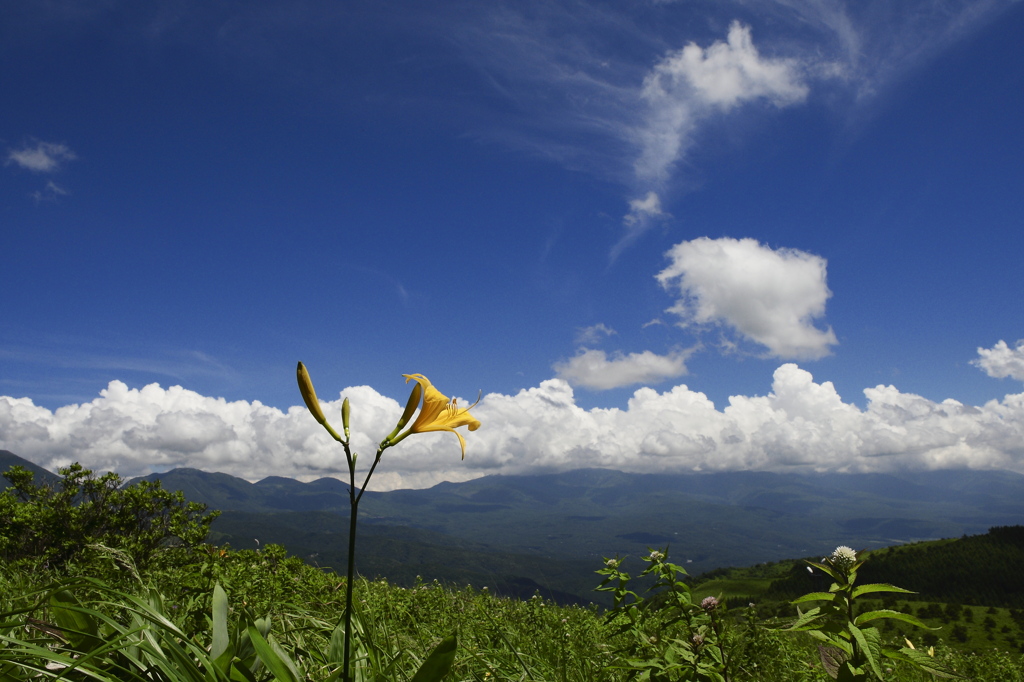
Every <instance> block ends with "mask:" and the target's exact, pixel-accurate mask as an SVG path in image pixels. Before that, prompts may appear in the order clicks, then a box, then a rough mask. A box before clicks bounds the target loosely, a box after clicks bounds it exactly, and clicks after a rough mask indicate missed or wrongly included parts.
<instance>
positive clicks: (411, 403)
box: [384, 383, 423, 444]
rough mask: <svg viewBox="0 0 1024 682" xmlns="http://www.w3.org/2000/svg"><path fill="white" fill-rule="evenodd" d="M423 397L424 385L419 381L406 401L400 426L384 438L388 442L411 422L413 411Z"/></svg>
mask: <svg viewBox="0 0 1024 682" xmlns="http://www.w3.org/2000/svg"><path fill="white" fill-rule="evenodd" d="M422 397H423V387H422V386H420V385H419V383H417V384H416V385H415V386H413V387H412V393H410V394H409V400H408V402H406V403H405V412H403V413H402V418H401V419H399V420H398V426H396V427H395V430H394V431H392V432H391V434H390V435H389V436H388V437H387V438H385V439H384V440H385V441H386V442H387V443H389V444H391V441H392V440H394V438H395V436H397V435H398V432H399V431H401V430H402V427H403V426H405V425H406V424H408V423H409V420H410V419H412V415H413V413H414V412H416V408H417V407H419V405H420V398H422Z"/></svg>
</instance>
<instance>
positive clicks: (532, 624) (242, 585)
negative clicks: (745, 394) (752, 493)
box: [0, 547, 1024, 682]
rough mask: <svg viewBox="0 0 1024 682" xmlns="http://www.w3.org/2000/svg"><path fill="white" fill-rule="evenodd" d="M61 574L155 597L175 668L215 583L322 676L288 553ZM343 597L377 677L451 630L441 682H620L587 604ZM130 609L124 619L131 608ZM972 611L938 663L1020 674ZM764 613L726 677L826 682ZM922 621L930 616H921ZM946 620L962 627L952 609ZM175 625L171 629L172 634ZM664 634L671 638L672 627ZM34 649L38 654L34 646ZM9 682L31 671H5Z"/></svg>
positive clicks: (324, 619)
mask: <svg viewBox="0 0 1024 682" xmlns="http://www.w3.org/2000/svg"><path fill="white" fill-rule="evenodd" d="M71 570H72V573H77V574H78V575H83V574H85V575H91V576H94V577H99V578H102V579H103V580H105V581H107V582H108V583H110V585H111V589H114V588H116V589H117V590H119V592H120V594H122V595H125V596H118V594H115V593H113V592H109V591H105V588H101V587H99V586H96V585H86V586H83V587H80V588H76V589H75V590H74V591H75V594H76V596H77V597H78V598H79V599H80V600H81V601H82V603H83V604H84V605H85V607H86V608H88V609H95V610H96V612H98V613H99V612H102V613H106V614H107V615H108V616H109V617H110V618H112V619H113V620H112V621H111V622H116V623H122V624H123V623H130V622H133V621H131V618H132V617H134V618H135V619H136V621H137V622H143V623H149V622H151V621H153V618H150V617H148V616H145V615H143V616H138V612H139V611H142V612H145V610H146V608H149V607H144V606H140V605H139V604H135V603H134V602H131V599H140V598H142V597H144V596H145V595H147V594H148V592H147V591H146V588H145V585H152V586H153V587H155V588H156V589H157V590H158V591H159V592H160V593H162V594H163V595H164V598H163V600H162V604H163V607H162V608H163V612H162V613H163V614H165V616H166V618H167V619H168V621H169V622H170V623H173V627H174V628H177V629H178V630H171V629H169V628H170V626H167V628H165V629H164V630H160V629H159V628H157V631H156V632H157V633H156V634H152V630H153V628H152V627H151V628H150V631H151V636H152V637H155V638H156V641H159V642H162V647H163V648H162V649H161V651H168V650H173V648H174V647H173V646H171V645H174V646H177V647H179V648H181V649H182V651H185V654H184V655H186V656H191V658H190V659H189V660H191V661H192V663H190V664H188V665H193V664H194V665H195V667H196V669H197V670H201V669H203V666H204V665H207V666H209V665H210V664H209V662H205V663H204V661H206V659H204V656H205V654H204V653H203V652H204V651H206V650H207V649H205V648H204V647H208V646H209V643H210V642H211V641H212V632H211V629H210V624H211V621H210V613H211V609H212V599H211V598H212V593H213V586H214V585H216V584H221V585H224V586H225V587H226V589H227V592H228V595H229V600H230V611H229V619H230V622H231V623H232V627H236V626H238V625H243V624H244V623H245V622H247V620H249V621H254V620H255V619H257V618H262V617H269V622H270V624H271V628H270V630H269V631H268V635H269V636H270V637H272V638H273V639H274V640H276V641H277V642H279V643H280V647H281V650H282V651H283V652H284V653H285V654H286V655H287V656H288V657H289V658H290V659H291V660H293V661H294V664H295V665H296V667H297V669H298V671H299V672H300V674H301V676H302V679H308V680H326V679H327V678H328V677H329V675H330V671H331V670H332V663H331V661H330V656H329V651H330V646H331V634H332V631H333V629H334V628H335V626H336V625H337V623H338V622H339V620H340V618H341V614H342V610H343V607H344V590H343V589H342V584H343V583H342V581H343V579H340V578H339V577H338V576H337V575H334V574H332V573H325V572H321V571H318V570H316V569H315V568H313V567H311V566H308V565H305V564H303V563H302V562H301V561H298V560H297V559H295V558H288V557H286V556H285V555H284V553H283V551H281V550H280V548H277V547H266V548H264V550H263V551H261V552H252V551H227V552H223V551H222V550H219V549H217V548H208V549H207V550H205V552H204V553H200V554H196V555H193V556H183V555H182V554H181V553H178V554H175V553H168V554H167V556H166V557H163V559H162V561H159V562H157V564H156V567H155V568H154V569H153V570H151V571H149V572H148V573H146V574H144V575H142V576H139V579H136V578H135V577H134V576H132V575H131V572H130V571H129V570H125V567H124V566H123V565H119V564H118V563H117V557H116V556H115V555H109V554H103V553H99V554H97V555H94V556H91V557H83V558H82V560H81V561H80V562H79V563H77V564H76V565H75V566H73V567H72V569H71ZM777 570H783V569H782V568H779V567H772V566H768V567H765V566H761V567H752V568H751V569H746V572H748V573H755V574H756V573H760V574H761V576H760V577H750V576H749V575H743V574H744V571H743V570H740V569H731V570H730V571H729V572H728V573H729V574H730V575H735V576H736V577H718V578H713V579H710V580H707V581H704V582H703V583H701V585H700V586H699V588H698V590H697V591H696V592H695V594H696V595H697V596H696V598H698V599H699V598H700V597H701V596H703V595H704V594H706V593H715V594H719V593H721V594H723V595H724V596H744V597H745V596H746V595H747V594H748V593H751V592H755V591H756V590H759V589H760V590H763V589H764V584H765V582H766V581H770V580H771V578H770V577H769V576H768V575H766V574H770V573H774V572H776V571H777ZM56 577H58V576H55V575H54V574H52V573H50V572H48V571H47V570H46V569H45V568H44V567H41V566H34V565H31V564H23V565H22V566H5V567H0V610H3V611H10V610H12V609H14V608H15V607H18V606H25V605H26V600H25V598H24V595H27V594H30V593H32V592H33V591H34V590H38V589H40V588H42V587H45V586H47V585H48V584H50V582H51V581H52V580H53V579H54V578H56ZM66 577H68V578H71V577H74V576H73V575H70V576H66ZM145 603H149V602H145ZM355 603H356V606H357V616H358V629H357V634H358V635H359V636H358V637H357V640H358V642H359V648H358V650H357V654H358V657H359V661H360V665H362V666H364V667H366V666H370V667H376V668H377V669H384V668H387V669H388V670H389V672H388V676H387V679H389V680H395V681H396V682H403V681H405V680H409V679H410V678H411V677H412V673H413V671H415V669H416V668H417V667H418V665H419V663H420V661H421V660H422V658H423V657H424V656H425V655H426V653H427V652H429V651H430V650H431V649H432V648H433V647H434V646H435V645H436V644H437V643H438V642H439V641H441V639H442V638H444V637H445V636H447V635H448V634H451V633H452V632H457V633H458V637H459V644H458V649H457V655H456V659H455V665H454V668H453V670H452V673H451V674H450V676H449V677H448V678H447V679H449V680H452V681H453V682H454V681H456V680H458V681H460V682H461V681H469V680H473V681H475V682H491V681H492V680H503V681H504V680H509V681H512V680H515V681H517V682H522V681H524V680H537V681H539V680H545V681H547V680H551V681H558V682H589V681H607V682H619V681H620V680H622V681H624V680H626V679H627V676H626V673H625V672H624V671H623V670H620V669H617V668H615V667H614V663H615V661H616V657H615V652H616V650H617V649H618V647H619V646H621V644H622V641H621V639H620V637H619V636H618V635H616V634H615V632H614V630H613V628H611V627H610V626H609V624H608V623H606V622H605V620H604V618H603V616H602V614H601V613H599V612H598V611H597V610H596V609H594V608H585V607H579V606H561V605H559V604H557V603H555V602H553V601H551V600H548V599H544V598H541V597H533V598H528V599H510V598H503V597H499V596H494V595H492V594H491V591H490V590H482V589H477V588H473V587H465V586H462V587H458V586H446V585H443V584H441V583H439V582H435V581H429V582H424V581H421V582H419V583H416V584H413V585H412V586H410V587H399V586H396V585H393V584H390V583H388V582H387V581H384V580H372V581H371V580H365V579H360V580H359V582H358V583H357V584H356V597H355ZM133 604H134V605H133ZM878 605H880V604H878V603H873V604H865V605H864V606H865V607H869V606H878ZM894 605H895V606H896V607H897V608H899V609H901V610H904V609H913V610H915V613H916V610H917V609H919V608H921V607H922V606H923V605H922V603H920V602H905V601H899V602H896V603H895V604H894ZM783 609H784V611H785V614H784V617H783V618H781V619H778V620H776V621H775V623H776V624H781V623H784V622H786V620H787V619H788V618H791V617H792V616H793V615H795V609H793V608H792V607H785V606H783ZM133 613H135V614H136V615H135V616H132V615H131V614H133ZM964 613H966V612H964ZM971 613H972V617H973V623H971V624H970V628H969V633H970V634H969V637H968V641H967V642H965V643H958V642H954V641H951V640H950V636H951V633H952V627H953V624H952V623H950V624H947V625H945V626H944V629H942V630H939V631H937V632H935V633H933V634H934V635H935V636H936V637H937V638H938V641H937V643H936V644H935V649H936V656H937V657H939V658H940V659H941V660H942V661H944V662H945V663H946V664H947V665H949V666H950V667H952V668H955V669H957V670H959V671H961V672H966V673H969V675H970V677H969V679H973V680H978V681H979V682H988V681H990V680H991V681H993V682H994V681H996V680H998V681H999V682H1014V681H1017V682H1020V681H1024V669H1022V666H1021V662H1020V656H1019V654H1014V653H1007V652H1006V646H1007V644H1008V638H1009V637H1017V636H1018V635H1019V632H1020V631H1019V629H1018V628H1017V626H1016V623H1015V621H1013V619H1012V618H1011V617H1010V612H1009V611H1008V610H1006V609H994V610H993V613H988V609H986V608H983V607H972V608H971ZM765 615H768V614H766V613H764V612H762V610H761V605H758V608H757V615H756V616H755V614H753V613H752V612H750V611H749V610H748V609H747V608H746V607H743V608H739V609H734V610H733V611H731V612H730V615H729V618H728V623H729V633H730V634H729V637H730V638H732V639H731V640H730V641H735V642H739V641H740V639H741V638H744V639H745V641H746V642H747V644H746V648H745V649H743V650H742V653H741V654H739V655H740V660H741V665H740V669H741V670H742V673H743V674H742V675H740V676H737V677H736V678H735V679H736V680H740V679H742V680H763V681H764V682H769V681H772V682H775V681H781V680H785V681H787V682H788V681H790V680H793V681H799V680H803V681H805V682H810V681H814V682H819V681H820V682H825V680H828V679H829V678H828V677H827V675H825V673H824V672H823V671H822V669H821V665H820V663H819V662H818V659H817V650H816V648H815V645H814V642H813V640H811V639H810V638H809V637H807V636H802V635H789V634H784V633H780V632H778V631H776V630H774V629H771V627H763V626H758V627H757V628H755V629H753V630H750V629H748V624H747V623H748V621H747V618H748V617H754V618H755V620H760V619H761V617H762V616H765ZM26 617H31V618H35V619H37V620H38V622H40V623H47V622H50V623H52V622H54V621H53V618H54V612H53V610H52V609H50V608H49V607H48V606H46V605H45V604H42V605H40V606H39V607H38V608H37V609H35V610H32V611H30V612H27V613H22V614H18V615H12V616H9V617H8V618H3V619H0V620H3V621H6V623H5V625H4V629H3V631H2V634H3V635H4V636H6V638H7V639H6V640H4V641H3V642H0V665H2V663H3V661H5V660H6V661H8V662H11V661H12V660H15V659H18V660H21V661H23V662H24V660H26V659H27V658H31V656H30V655H29V654H26V653H25V650H24V649H21V650H19V649H18V647H17V646H15V643H16V642H17V640H19V638H20V639H21V640H26V639H31V640H32V641H34V642H35V643H36V644H37V645H40V644H45V646H46V647H48V648H49V650H50V651H51V652H53V655H54V656H56V655H58V654H60V655H63V656H65V657H67V656H69V655H70V654H68V652H67V651H66V650H64V649H62V647H61V646H60V642H59V640H57V639H55V638H53V637H47V636H45V635H43V634H41V633H42V631H41V630H39V629H38V628H36V629H32V630H26V629H25V628H23V627H20V626H17V625H12V624H16V623H18V622H21V623H24V622H26V621H25V620H24V619H25V618H26ZM986 617H991V618H992V625H991V627H990V628H988V629H986V628H985V627H984V620H985V618H986ZM147 618H148V620H147ZM19 619H21V620H20V621H19ZM140 619H141V620H140ZM925 620H926V622H929V623H930V622H931V620H930V619H928V618H927V617H926V618H925ZM957 623H960V624H965V626H966V625H967V624H966V622H965V617H964V616H963V615H962V616H961V618H960V620H958V621H957ZM153 627H155V626H153ZM161 627H163V626H161ZM1003 627H1007V628H1009V629H1010V632H1009V633H1003V632H1001V629H1002V628H1003ZM908 629H909V628H908ZM178 631H180V633H181V635H176V634H175V632H178ZM125 632H127V630H126V631H125ZM989 632H992V633H993V639H991V640H990V639H988V633H989ZM663 634H664V636H671V635H672V633H671V631H666V632H665V633H663ZM905 634H906V635H909V636H910V637H911V638H912V641H914V642H915V645H916V646H917V647H918V648H922V647H923V648H926V647H927V644H926V643H925V641H924V640H923V634H925V633H922V631H915V632H913V633H910V632H907V633H904V632H902V631H900V630H898V629H893V630H891V631H887V632H886V633H885V636H886V638H887V639H889V640H891V641H894V642H896V643H899V642H901V641H902V637H903V636H904V635H905ZM125 636H128V635H125ZM954 644H956V647H954V646H953V645H954ZM19 651H21V653H20V654H19ZM62 651H63V653H61V652H62ZM189 652H191V653H189ZM39 653H40V652H39V651H37V652H36V655H38V654H39ZM155 655H156V654H153V656H155ZM19 656H20V657H21V658H20V659H19V658H18V657H19ZM72 658H73V656H72ZM39 660H41V659H38V658H37V659H36V667H35V668H33V669H34V670H37V671H38V670H39V669H40V666H39V665H38V663H39ZM64 660H65V662H66V661H67V660H69V659H67V658H65V659H64ZM156 660H157V659H153V660H151V661H150V663H151V664H154V665H156V663H153V661H156ZM157 663H159V665H160V666H163V667H161V668H160V670H162V671H163V672H161V673H159V674H155V673H154V674H153V675H152V676H151V677H150V678H147V679H149V680H150V682H152V681H153V680H168V682H177V680H179V679H180V680H184V679H185V678H184V677H181V678H175V677H174V675H173V674H172V673H171V672H169V671H172V670H173V669H175V668H174V665H171V663H168V662H167V661H163V659H160V660H158V661H157ZM179 663H180V664H181V665H185V664H184V663H183V662H179ZM175 665H177V664H175ZM129 667H130V666H129ZM186 668H187V666H186ZM28 669H29V668H23V669H22V670H23V671H24V670H28ZM183 669H184V668H183ZM108 673H109V670H108V671H107V673H105V672H103V670H101V669H99V668H97V671H96V675H99V677H96V678H94V679H95V680H97V682H102V681H103V680H106V679H138V680H140V682H141V680H142V678H143V677H144V675H142V673H141V672H140V671H138V670H136V671H134V672H132V671H131V670H129V671H125V670H121V671H120V672H119V673H118V675H116V676H114V677H109V676H108V677H103V676H102V675H105V674H108ZM129 673H132V674H129ZM135 673H138V674H137V675H136V674H135ZM262 674H263V675H264V676H263V677H260V676H257V677H256V679H258V680H260V682H263V680H267V682H269V679H268V678H266V669H263V673H262ZM13 679H25V680H27V679H41V678H38V677H35V678H33V677H31V676H29V675H22V676H17V675H15V676H14V678H13ZM886 679H890V680H897V681H901V682H902V681H906V682H911V681H914V682H916V681H918V680H920V681H922V682H923V681H924V680H930V679H932V678H930V677H929V676H925V675H922V674H919V673H917V672H914V671H910V670H904V669H902V668H900V667H899V666H896V667H895V668H894V669H893V671H892V673H891V674H889V675H887V677H886ZM367 682H368V680H367Z"/></svg>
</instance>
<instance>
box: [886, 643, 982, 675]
mask: <svg viewBox="0 0 1024 682" xmlns="http://www.w3.org/2000/svg"><path fill="white" fill-rule="evenodd" d="M884 654H885V656H886V657H888V658H891V659H893V660H894V661H903V662H904V663H910V664H911V665H913V666H916V667H917V668H920V669H921V670H923V671H925V672H926V673H931V674H932V675H935V676H936V677H944V678H947V679H960V680H963V679H967V678H965V677H964V676H963V675H960V674H958V673H956V672H954V671H952V670H950V669H949V668H945V667H943V666H942V665H941V664H940V663H939V662H938V661H936V660H935V658H933V657H932V656H929V655H928V654H926V653H925V652H923V651H919V650H917V649H909V648H907V647H904V648H902V649H900V650H899V651H886V652H884Z"/></svg>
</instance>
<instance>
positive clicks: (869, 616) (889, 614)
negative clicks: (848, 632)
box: [853, 609, 941, 630]
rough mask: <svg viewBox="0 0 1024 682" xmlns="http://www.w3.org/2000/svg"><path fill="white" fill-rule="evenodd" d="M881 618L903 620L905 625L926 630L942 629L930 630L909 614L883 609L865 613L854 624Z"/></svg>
mask: <svg viewBox="0 0 1024 682" xmlns="http://www.w3.org/2000/svg"><path fill="white" fill-rule="evenodd" d="M879 618H889V619H891V620H901V621H903V622H904V623H910V624H911V625H914V626H917V627H919V628H924V629H925V630H940V629H941V628H930V627H928V626H927V625H925V624H924V623H922V622H921V621H920V620H918V619H917V618H915V617H914V616H912V615H910V614H909V613H902V612H900V611H892V610H891V609H881V610H879V611H865V612H864V613H862V614H860V615H859V616H857V617H856V618H855V619H854V621H853V622H854V623H856V624H857V625H862V624H864V623H867V622H869V621H872V620H878V619H879Z"/></svg>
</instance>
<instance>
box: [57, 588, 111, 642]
mask: <svg viewBox="0 0 1024 682" xmlns="http://www.w3.org/2000/svg"><path fill="white" fill-rule="evenodd" d="M50 608H51V609H52V610H53V618H54V620H56V621H57V626H58V627H60V629H61V630H62V631H63V632H64V636H65V637H67V639H68V642H69V643H70V644H71V647H72V648H73V649H75V650H76V651H78V652H79V653H88V652H89V651H92V650H93V649H95V648H97V647H99V646H100V645H101V644H103V640H101V639H100V637H99V624H98V623H97V621H96V619H95V618H93V616H92V615H90V613H89V610H88V609H86V608H85V607H83V606H82V604H81V602H79V601H78V598H77V597H75V595H73V594H71V593H70V592H68V591H67V590H60V591H58V592H54V593H53V594H51V595H50Z"/></svg>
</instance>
